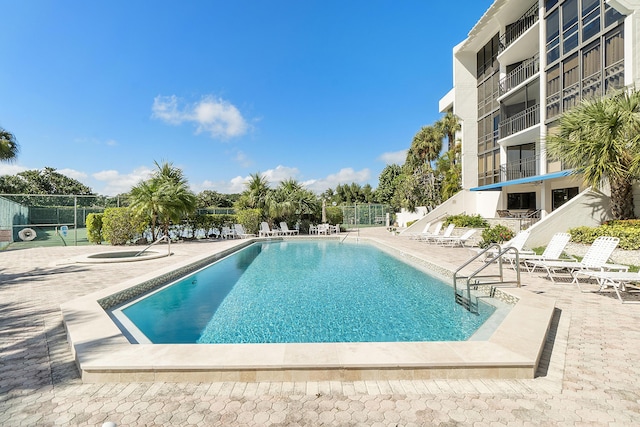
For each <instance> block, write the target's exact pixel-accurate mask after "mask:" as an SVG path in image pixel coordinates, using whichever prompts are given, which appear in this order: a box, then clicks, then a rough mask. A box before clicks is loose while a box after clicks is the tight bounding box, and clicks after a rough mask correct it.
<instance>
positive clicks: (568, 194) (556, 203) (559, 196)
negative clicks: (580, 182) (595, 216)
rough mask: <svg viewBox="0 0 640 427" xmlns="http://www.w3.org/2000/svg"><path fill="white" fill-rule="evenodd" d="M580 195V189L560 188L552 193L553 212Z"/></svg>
mask: <svg viewBox="0 0 640 427" xmlns="http://www.w3.org/2000/svg"><path fill="white" fill-rule="evenodd" d="M577 195H578V187H570V188H559V189H556V190H552V191H551V199H552V205H551V210H556V209H558V208H559V207H560V206H562V205H564V204H565V203H567V202H568V201H569V200H571V199H573V198H574V197H576V196H577Z"/></svg>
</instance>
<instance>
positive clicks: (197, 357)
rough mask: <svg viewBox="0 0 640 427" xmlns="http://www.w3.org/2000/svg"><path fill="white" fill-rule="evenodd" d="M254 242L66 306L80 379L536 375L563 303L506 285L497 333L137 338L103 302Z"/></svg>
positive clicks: (247, 241) (241, 243) (110, 302)
mask: <svg viewBox="0 0 640 427" xmlns="http://www.w3.org/2000/svg"><path fill="white" fill-rule="evenodd" d="M360 239H362V240H371V241H372V242H374V243H375V239H368V238H360ZM255 240H264V239H245V240H241V241H238V243H237V244H236V245H234V246H233V247H232V248H228V249H225V250H223V251H221V252H218V253H215V254H214V253H209V254H204V255H202V256H199V257H193V258H191V259H190V260H188V261H185V262H184V263H181V264H180V265H178V266H175V265H174V266H170V267H167V268H164V269H161V270H158V271H156V272H153V273H150V274H147V275H144V276H141V277H138V278H136V279H133V280H128V281H125V282H123V283H120V284H117V285H114V286H112V287H109V288H105V289H103V290H101V291H98V292H95V293H92V294H89V295H86V296H84V297H81V298H78V299H75V300H73V301H70V302H68V303H65V304H62V305H61V311H62V316H63V321H64V324H65V327H66V330H67V337H68V340H69V343H70V346H71V351H72V353H73V356H74V359H75V361H76V364H77V366H78V369H79V371H80V374H81V377H82V380H83V381H84V382H130V381H135V382H139V381H164V382H181V381H247V382H254V381H319V380H322V381H326V380H338V381H356V380H378V379H387V380H389V379H430V378H495V379H504V378H514V379H515V378H533V377H534V375H535V371H536V368H537V365H538V361H539V359H540V355H541V354H542V349H543V347H544V343H545V339H546V335H547V331H548V329H549V326H550V324H551V320H552V318H553V314H554V310H555V301H554V300H552V299H549V298H547V297H544V296H541V295H537V294H534V293H531V292H528V291H526V290H523V289H519V288H503V289H501V290H502V291H503V292H505V293H506V294H508V295H511V296H512V297H513V298H514V299H515V300H517V302H516V303H515V305H514V306H513V308H512V309H511V311H510V312H509V314H507V316H506V317H505V319H504V320H503V321H502V323H501V324H500V325H499V326H498V327H497V328H496V330H495V331H494V332H493V334H492V335H491V336H490V337H489V339H487V340H479V341H460V342H389V343H294V344H132V343H130V342H129V341H128V340H127V338H126V337H125V336H124V334H123V333H122V331H121V330H120V329H119V328H118V326H117V325H116V324H115V323H114V322H113V320H112V319H111V317H110V316H109V314H108V313H107V312H106V311H105V310H104V308H103V306H104V305H105V304H106V305H114V304H115V303H117V300H118V298H125V297H127V295H128V293H129V292H132V293H133V292H137V293H140V286H144V284H145V283H146V284H147V286H152V285H153V283H154V281H155V280H157V279H158V277H163V276H164V275H169V274H183V273H184V271H187V270H193V269H195V268H198V266H199V265H200V264H202V263H205V262H208V260H209V259H210V258H212V257H220V258H221V257H223V256H226V255H227V254H228V253H230V252H233V251H235V250H237V249H239V248H240V247H243V246H246V245H248V244H251V243H252V242H253V241H255ZM395 250H397V251H399V250H398V249H395ZM408 255H409V256H414V255H412V254H408ZM175 271H178V272H179V273H174V272H175ZM163 280H166V279H163ZM114 295H117V296H118V297H114ZM109 298H116V300H109ZM105 301H107V302H106V303H105ZM101 303H102V305H101Z"/></svg>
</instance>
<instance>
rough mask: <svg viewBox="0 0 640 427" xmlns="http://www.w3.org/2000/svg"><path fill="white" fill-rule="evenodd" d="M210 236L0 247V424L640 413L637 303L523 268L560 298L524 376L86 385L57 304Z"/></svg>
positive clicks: (528, 283)
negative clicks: (88, 259) (151, 256)
mask: <svg viewBox="0 0 640 427" xmlns="http://www.w3.org/2000/svg"><path fill="white" fill-rule="evenodd" d="M361 233H362V236H366V235H370V236H373V237H375V238H377V239H380V240H384V241H385V242H386V243H388V244H392V245H394V246H397V247H399V248H402V249H403V250H407V251H412V252H413V253H420V254H422V256H424V257H427V258H428V259H429V260H431V261H432V262H434V263H437V264H439V265H442V266H445V267H449V268H451V267H453V266H455V265H458V264H460V263H461V262H462V261H463V260H465V259H467V258H468V255H469V253H468V250H467V249H445V248H437V249H433V246H426V245H425V244H423V243H419V242H415V241H410V240H408V239H407V238H403V237H393V236H391V235H390V234H389V233H387V232H386V231H384V230H383V229H374V230H363V231H362V232H361ZM216 245H218V246H219V245H225V243H224V242H192V243H182V244H176V245H174V246H172V249H174V252H175V255H174V256H172V257H170V258H161V259H156V260H149V261H144V262H137V263H119V264H95V265H86V264H75V263H71V262H70V259H71V258H73V257H76V256H78V255H81V254H86V253H89V252H98V251H103V250H110V249H112V248H108V247H102V248H101V247H95V246H91V247H64V248H36V249H26V250H16V251H5V252H0V337H1V340H0V425H2V426H22V425H25V426H32V425H102V424H103V423H104V422H106V421H112V422H115V423H117V425H118V426H125V425H206V426H212V425H221V426H227V425H242V426H245V425H246V426H263V425H272V426H273V425H282V426H291V425H300V426H315V425H338V426H342V425H345V426H349V425H362V426H396V425H400V426H411V425H415V426H424V425H443V426H454V425H473V426H492V425H612V426H613V425H619V426H627V425H640V385H639V384H640V305H632V304H624V305H623V304H620V303H619V302H618V300H617V299H615V298H613V297H611V296H610V295H603V294H597V293H581V292H580V291H579V290H578V288H577V287H576V286H575V285H570V284H568V283H559V284H552V283H550V282H549V281H547V280H544V279H542V278H539V277H537V276H533V277H529V276H528V275H526V274H525V275H523V282H524V286H525V289H527V290H530V291H531V292H536V293H542V294H543V295H547V296H549V297H550V298H554V299H555V300H556V307H557V313H556V317H555V319H554V322H553V325H552V329H551V331H550V336H549V339H548V342H547V346H546V347H545V350H544V353H543V357H542V360H541V363H540V367H539V369H538V374H537V377H536V378H535V379H531V380H483V379H473V380H429V381H362V382H334V381H331V382H307V383H297V382H296V383H277V382H272V383H230V382H224V383H107V384H83V383H82V382H81V380H80V378H79V374H78V371H77V369H76V367H75V364H74V362H73V360H72V357H71V352H70V350H69V347H68V344H67V341H66V337H65V331H64V327H63V324H62V319H61V314H60V310H59V305H60V303H62V302H65V301H69V300H71V299H74V298H76V297H78V296H81V295H86V294H88V293H90V292H93V291H95V290H98V289H101V288H104V287H106V286H109V285H110V284H113V283H114V280H118V281H124V280H127V279H130V278H133V277H136V276H138V275H141V274H144V273H148V272H149V271H153V270H155V269H158V268H161V267H164V266H167V265H170V264H172V263H177V262H178V261H184V260H185V257H189V256H190V255H193V254H196V253H201V252H202V251H211V250H214V249H215V248H216ZM427 248H429V249H428V250H427ZM637 264H640V260H639V261H638V263H637Z"/></svg>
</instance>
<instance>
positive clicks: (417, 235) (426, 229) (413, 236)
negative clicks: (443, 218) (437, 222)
mask: <svg viewBox="0 0 640 427" xmlns="http://www.w3.org/2000/svg"><path fill="white" fill-rule="evenodd" d="M430 227H431V221H429V222H427V223H426V224H425V226H424V228H423V229H422V231H419V232H415V233H409V239H411V240H417V239H420V236H421V235H423V234H429V228H430Z"/></svg>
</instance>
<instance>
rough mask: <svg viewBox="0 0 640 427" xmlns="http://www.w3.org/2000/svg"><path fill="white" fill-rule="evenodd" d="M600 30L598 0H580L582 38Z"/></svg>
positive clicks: (587, 38)
mask: <svg viewBox="0 0 640 427" xmlns="http://www.w3.org/2000/svg"><path fill="white" fill-rule="evenodd" d="M599 32H600V0H582V40H583V41H584V40H589V39H590V38H591V37H593V36H595V35H596V34H598V33H599Z"/></svg>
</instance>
